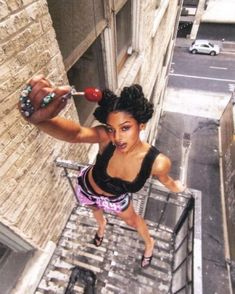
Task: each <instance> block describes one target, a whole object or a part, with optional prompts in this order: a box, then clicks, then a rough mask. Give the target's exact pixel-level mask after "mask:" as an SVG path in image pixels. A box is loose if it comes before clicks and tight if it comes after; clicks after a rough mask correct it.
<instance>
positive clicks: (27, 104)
mask: <svg viewBox="0 0 235 294" xmlns="http://www.w3.org/2000/svg"><path fill="white" fill-rule="evenodd" d="M26 88H27V90H26V91H25V92H24V93H23V92H22V93H21V97H20V102H19V104H18V108H19V110H20V112H21V114H22V115H23V117H24V118H25V119H26V120H27V121H28V122H30V123H32V124H35V125H37V124H39V123H41V122H44V121H46V120H48V119H51V118H53V117H55V116H57V115H58V114H59V112H60V111H61V110H62V109H63V108H64V107H65V105H66V104H67V97H66V94H69V93H70V91H71V88H70V87H69V86H64V87H58V88H53V86H52V85H51V83H50V82H49V81H48V80H47V79H45V78H44V76H43V75H38V76H35V77H33V78H32V79H31V80H29V81H28V83H27V86H26ZM24 95H26V97H24Z"/></svg>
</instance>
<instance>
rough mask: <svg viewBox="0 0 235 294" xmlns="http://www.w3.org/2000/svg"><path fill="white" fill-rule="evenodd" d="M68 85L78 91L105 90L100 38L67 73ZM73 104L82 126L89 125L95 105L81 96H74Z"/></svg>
mask: <svg viewBox="0 0 235 294" xmlns="http://www.w3.org/2000/svg"><path fill="white" fill-rule="evenodd" d="M68 79H69V83H70V85H74V86H75V87H76V89H77V90H78V91H83V90H84V89H85V88H86V87H98V88H100V89H104V88H105V78H104V66H103V59H102V48H101V40H100V37H99V38H98V39H97V40H96V41H95V42H94V43H93V44H92V45H91V46H90V47H89V48H88V49H87V51H86V52H85V53H84V54H83V55H82V57H81V58H80V59H79V60H78V61H77V62H76V63H75V64H74V65H73V66H72V67H71V69H70V70H69V71H68ZM74 102H75V105H76V108H77V112H78V116H79V119H80V122H81V123H82V124H84V123H86V124H88V125H89V124H90V123H91V121H92V119H93V116H92V113H93V111H94V108H95V107H96V106H97V104H96V103H93V102H89V101H87V100H86V99H85V98H84V97H83V96H76V97H75V98H74Z"/></svg>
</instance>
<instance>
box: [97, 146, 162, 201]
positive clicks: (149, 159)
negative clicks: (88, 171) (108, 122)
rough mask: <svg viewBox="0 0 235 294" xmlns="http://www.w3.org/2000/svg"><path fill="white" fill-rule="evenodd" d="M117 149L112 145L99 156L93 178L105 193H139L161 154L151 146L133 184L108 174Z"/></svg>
mask: <svg viewBox="0 0 235 294" xmlns="http://www.w3.org/2000/svg"><path fill="white" fill-rule="evenodd" d="M115 148H116V147H115V146H114V145H112V143H110V144H109V145H108V146H107V147H106V148H105V150H104V151H103V153H102V154H98V155H97V158H96V163H95V165H94V167H93V169H92V176H93V179H94V181H95V183H96V184H97V186H98V187H100V188H101V189H102V190H103V191H105V192H107V193H110V194H112V195H121V194H124V193H127V192H132V193H134V192H137V191H139V190H140V189H141V188H142V187H143V186H144V184H145V182H146V180H147V179H148V178H149V176H150V173H151V170H152V165H153V162H154V160H155V158H156V157H157V155H158V154H159V153H160V152H159V151H158V149H157V148H156V147H154V146H151V147H150V149H149V151H148V152H147V154H146V155H145V157H144V159H143V161H142V164H141V168H140V171H139V173H138V174H137V176H136V178H135V179H134V180H133V181H132V182H129V181H125V180H122V179H120V178H115V177H110V176H109V175H108V174H107V167H108V163H109V160H110V158H111V157H112V155H113V152H114V150H115Z"/></svg>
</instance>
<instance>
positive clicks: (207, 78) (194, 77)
mask: <svg viewBox="0 0 235 294" xmlns="http://www.w3.org/2000/svg"><path fill="white" fill-rule="evenodd" d="M169 75H170V76H176V77H185V78H192V79H200V80H211V81H220V82H231V83H235V80H226V79H217V78H209V77H199V76H187V75H182V74H169Z"/></svg>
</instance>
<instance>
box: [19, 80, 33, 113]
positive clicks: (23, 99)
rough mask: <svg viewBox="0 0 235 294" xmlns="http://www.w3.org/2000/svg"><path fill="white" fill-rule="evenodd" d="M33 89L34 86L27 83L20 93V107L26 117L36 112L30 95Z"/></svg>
mask: <svg viewBox="0 0 235 294" xmlns="http://www.w3.org/2000/svg"><path fill="white" fill-rule="evenodd" d="M31 91H32V87H31V86H30V85H26V87H25V88H24V89H23V90H22V91H21V93H20V108H21V112H22V114H23V115H24V116H25V117H30V116H31V115H32V114H33V113H34V107H33V105H32V103H31V101H30V99H29V97H28V95H29V94H30V92H31Z"/></svg>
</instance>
